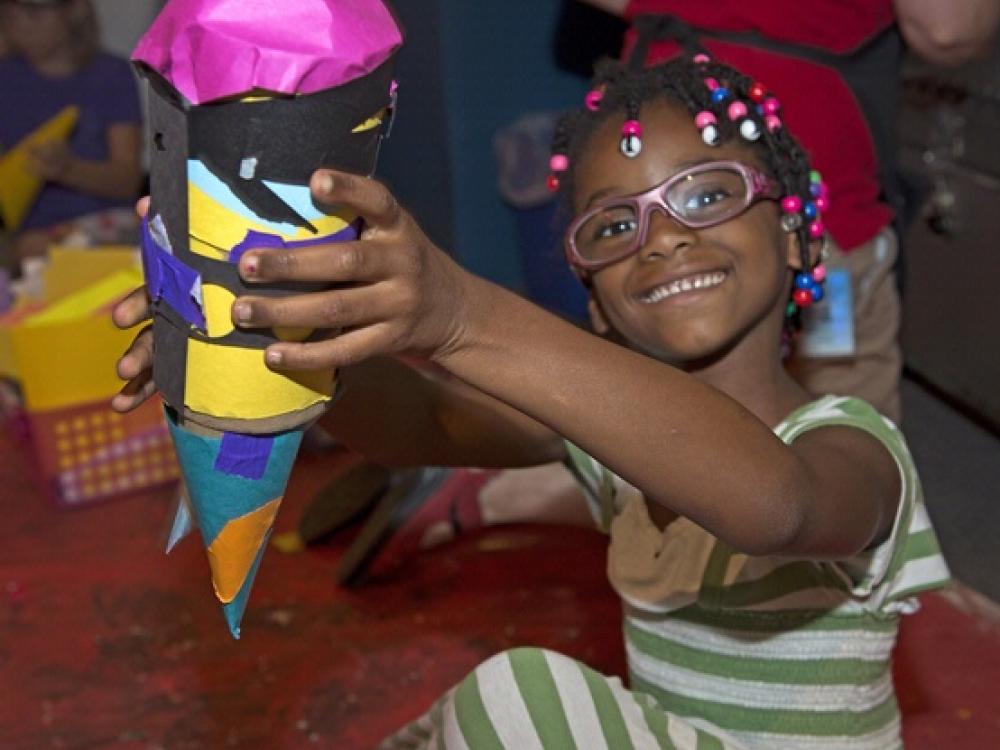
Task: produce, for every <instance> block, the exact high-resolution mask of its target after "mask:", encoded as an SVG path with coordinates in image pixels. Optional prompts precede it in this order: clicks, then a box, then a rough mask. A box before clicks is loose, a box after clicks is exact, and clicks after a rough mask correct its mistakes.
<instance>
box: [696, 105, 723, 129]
mask: <svg viewBox="0 0 1000 750" xmlns="http://www.w3.org/2000/svg"><path fill="white" fill-rule="evenodd" d="M716 122H717V120H716V119H715V114H713V113H712V112H709V111H708V110H707V109H703V110H702V111H701V112H699V113H698V114H696V115H695V116H694V124H695V127H697V128H698V130H701V129H703V128H707V127H708V126H709V125H715V124H716Z"/></svg>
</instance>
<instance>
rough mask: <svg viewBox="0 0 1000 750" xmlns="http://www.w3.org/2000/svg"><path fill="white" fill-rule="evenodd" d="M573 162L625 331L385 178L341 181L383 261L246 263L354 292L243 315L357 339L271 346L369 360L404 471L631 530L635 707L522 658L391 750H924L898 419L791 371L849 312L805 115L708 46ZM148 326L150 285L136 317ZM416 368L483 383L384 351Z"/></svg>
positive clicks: (260, 259) (565, 156) (352, 369)
mask: <svg viewBox="0 0 1000 750" xmlns="http://www.w3.org/2000/svg"><path fill="white" fill-rule="evenodd" d="M552 166H553V169H554V171H555V176H554V179H553V183H554V185H555V183H558V187H560V188H561V189H562V190H563V191H565V192H566V195H567V198H568V201H569V203H570V205H571V207H572V210H573V212H574V214H575V219H574V220H573V222H572V224H571V226H570V229H569V232H568V234H567V239H566V248H567V255H568V258H569V260H570V262H571V264H572V265H573V267H574V269H575V270H576V271H577V273H578V274H579V276H580V278H581V280H582V282H583V283H584V284H585V285H586V286H587V288H588V290H589V291H590V295H591V312H592V316H593V321H594V326H595V328H596V330H597V332H598V333H599V334H601V336H600V337H598V336H593V335H591V334H589V333H586V332H584V331H580V330H578V329H576V328H574V327H573V326H571V325H569V324H567V323H564V322H563V321H561V320H559V319H557V318H555V317H553V316H550V315H548V314H546V313H545V312H543V311H541V310H539V309H538V308H536V307H534V306H532V305H531V304H530V303H528V302H526V301H524V300H522V299H520V298H518V297H516V296H515V295H513V294H510V293H508V292H506V291H504V290H502V289H500V288H498V287H496V286H493V285H491V284H489V283H488V282H486V281H484V280H482V279H479V278H476V277H474V276H472V275H470V274H468V273H466V272H464V271H463V270H461V269H460V268H459V267H458V266H457V265H456V264H455V263H453V262H452V261H451V260H450V259H449V258H448V256H447V255H445V254H444V253H442V252H441V251H439V250H438V249H436V248H434V247H433V246H432V245H431V244H430V242H429V241H428V240H427V239H426V238H425V237H424V235H423V234H422V233H421V232H420V230H419V228H418V227H417V226H416V224H415V223H414V221H413V219H412V218H411V217H410V216H409V215H408V214H406V213H405V212H404V211H403V210H402V209H401V208H400V207H399V206H398V204H397V203H396V201H395V200H394V199H393V198H392V196H391V195H390V194H389V193H388V192H386V190H385V189H384V188H383V187H382V186H380V185H379V184H378V183H376V182H373V181H370V180H367V179H364V178H361V177H355V176H350V175H345V174H341V173H332V172H327V171H321V172H319V173H317V175H316V176H315V178H314V181H313V189H314V193H315V196H316V199H317V200H320V201H323V202H327V203H336V204H347V205H349V206H351V207H353V208H355V209H357V210H358V212H359V213H360V214H361V215H363V216H364V217H365V219H366V220H367V222H368V228H367V230H366V231H365V232H364V234H363V236H362V238H361V239H360V240H359V241H358V242H355V243H345V244H341V245H336V246H331V247H325V248H321V249H305V250H298V251H292V252H283V251H272V250H266V251H260V252H250V253H248V254H246V255H245V256H243V258H242V260H241V262H240V264H241V265H240V268H241V272H242V273H243V275H244V277H245V278H247V279H249V280H251V281H255V282H268V281H271V280H276V279H281V280H282V281H288V280H301V281H312V282H316V281H324V282H327V283H330V284H336V286H334V287H332V288H331V289H330V290H329V291H324V292H317V293H312V294H306V295H302V296H299V297H293V298H286V299H281V300H275V299H270V300H269V299H264V298H263V297H252V298H243V299H239V300H237V301H236V303H235V304H234V307H233V318H234V321H236V322H238V324H240V325H242V326H247V327H270V326H306V327H315V328H329V329H333V330H338V331H342V332H341V333H339V335H335V336H331V337H330V338H328V339H327V340H325V341H322V342H313V343H305V344H287V343H281V344H276V345H275V346H273V347H272V348H271V349H269V350H268V352H267V354H266V357H267V360H268V362H269V363H270V364H271V366H272V367H274V368H277V369H281V368H283V367H288V368H330V367H338V368H342V370H341V382H342V384H343V392H342V395H341V397H340V398H339V399H338V400H337V402H336V404H335V406H334V407H333V408H332V410H331V411H330V413H329V415H328V416H327V417H326V418H325V425H326V427H327V428H328V429H329V430H330V431H331V432H333V433H334V434H335V435H337V437H338V438H339V439H341V440H343V441H346V442H349V443H350V444H352V445H353V446H354V447H356V448H358V449H359V450H361V451H362V452H364V453H366V454H368V455H369V456H370V457H372V458H373V459H375V460H378V461H380V462H383V463H388V464H392V463H395V464H402V463H426V464H446V463H447V464H467V465H479V466H524V465H532V464H539V463H544V462H549V461H553V460H558V459H565V460H568V461H570V462H571V463H572V465H573V466H574V467H575V470H576V472H577V473H578V475H579V477H580V479H581V480H582V482H583V484H584V486H585V489H586V490H587V492H588V494H589V496H590V498H591V500H592V502H593V505H594V512H595V515H596V516H597V518H598V520H599V522H600V523H601V524H602V526H603V527H604V528H605V529H607V530H608V532H609V533H610V540H611V541H610V551H609V559H608V572H609V575H610V578H611V581H612V583H613V585H614V586H615V587H616V589H617V590H618V591H619V592H620V593H621V595H622V597H623V599H624V602H625V621H624V628H625V638H626V646H627V654H628V659H629V672H630V679H631V686H632V689H633V691H634V692H630V691H627V690H626V689H624V688H623V687H622V685H621V683H620V682H619V681H618V680H617V679H609V678H605V677H602V676H601V675H598V674H596V673H595V672H593V671H591V670H590V669H588V668H587V667H586V666H584V665H582V664H579V663H577V662H574V661H572V660H570V659H568V658H565V657H562V656H560V655H558V654H554V653H550V652H545V651H541V650H535V649H519V650H515V651H512V652H510V653H504V654H501V655H499V656H497V657H494V658H493V659H490V660H489V661H487V662H486V663H484V664H483V665H481V666H480V667H478V668H477V669H476V670H475V671H474V672H473V673H472V674H471V675H469V677H468V678H466V679H465V680H463V681H462V682H461V683H460V684H459V685H458V686H457V687H456V688H455V689H454V690H452V691H451V692H449V693H448V694H447V695H446V696H444V697H443V698H442V699H441V700H440V701H439V702H438V703H436V704H435V706H434V707H433V708H432V709H431V711H430V713H429V714H428V715H427V716H425V717H424V718H422V719H420V720H418V721H417V722H415V723H414V724H413V725H411V726H409V727H407V728H406V729H404V730H403V731H402V732H400V733H399V734H398V735H396V736H395V737H393V738H390V739H389V740H387V741H386V744H385V746H386V747H418V746H419V747H449V748H465V747H470V748H517V749H520V748H540V747H559V748H563V747H574V746H575V747H580V748H603V747H609V748H631V747H636V748H690V749H691V750H695V749H696V748H768V749H769V750H773V749H775V748H831V749H832V748H838V749H843V748H853V749H856V750H861V749H869V748H870V749H871V750H876V749H877V750H886V748H894V747H898V746H899V745H900V727H899V711H898V708H897V705H896V701H895V697H894V692H893V687H892V681H891V674H890V652H891V650H892V647H893V644H894V641H895V633H896V623H897V618H898V616H899V615H900V614H901V613H903V612H905V611H910V610H912V609H913V600H912V596H913V594H915V593H916V592H917V591H921V590H924V589H927V588H930V587H933V586H938V585H941V584H942V583H943V582H944V581H945V579H946V577H947V571H946V569H945V567H944V564H943V561H942V560H941V557H940V554H939V552H938V547H937V543H936V541H935V538H934V534H933V531H932V530H931V529H930V526H929V524H928V520H927V516H926V513H925V511H924V507H923V504H922V500H921V494H920V487H919V484H918V480H917V477H916V474H915V472H914V469H913V464H912V461H911V459H910V456H909V453H908V451H907V449H906V446H905V444H904V441H903V438H902V436H901V435H900V433H899V432H898V431H897V429H896V428H895V427H894V426H893V425H892V424H891V423H889V422H888V421H886V420H885V419H884V418H882V417H880V416H879V415H878V414H877V413H876V412H875V411H874V410H873V409H872V408H871V407H869V406H868V405H867V404H865V403H863V402H861V401H858V400H856V399H852V398H843V397H838V396H828V397H824V398H821V399H818V400H811V399H810V397H809V396H808V395H807V394H806V393H805V392H804V391H803V390H802V389H801V388H800V387H799V386H798V385H796V383H795V382H794V381H793V380H792V379H791V378H790V377H789V376H788V375H787V374H786V373H785V370H784V369H783V367H782V361H781V357H782V348H783V332H784V331H786V330H787V329H788V325H789V319H792V320H794V319H795V317H797V311H798V309H799V308H801V307H802V306H805V305H808V304H810V303H811V302H812V301H814V300H815V299H817V298H818V297H820V296H821V294H822V286H821V283H820V281H821V279H822V266H821V265H819V264H818V261H819V257H820V255H821V249H822V238H823V228H822V223H821V218H820V214H821V212H822V209H823V207H824V205H825V193H824V189H823V186H822V183H821V182H820V181H819V180H818V176H817V175H815V174H811V173H810V169H809V164H808V161H807V159H806V156H805V154H804V153H803V152H802V150H801V149H800V148H799V146H798V145H797V143H796V141H795V140H794V139H793V138H792V137H791V136H790V135H789V134H788V133H787V131H786V130H785V127H784V124H783V123H782V121H781V115H780V105H779V103H778V102H777V101H776V100H775V99H774V98H773V97H771V96H769V95H768V93H767V89H766V87H764V86H763V85H762V84H761V83H759V82H755V81H751V80H748V79H747V78H745V77H744V76H742V75H741V74H739V73H738V72H737V71H735V70H733V69H731V68H728V67H725V66H723V65H720V64H717V63H715V62H713V61H711V60H709V59H707V58H705V57H704V56H702V55H699V56H697V57H695V58H694V59H693V60H688V59H684V60H675V61H672V62H670V63H667V64H665V65H662V66H659V67H655V68H649V69H646V70H642V71H630V70H625V69H622V68H619V67H617V66H613V65H612V66H610V67H608V68H606V69H604V70H603V71H602V72H601V75H600V77H599V80H598V82H597V85H596V86H595V89H594V91H592V92H591V94H590V95H588V97H587V107H586V109H585V110H583V111H582V112H581V113H579V114H577V115H574V116H572V117H570V118H569V119H568V120H567V121H566V122H565V123H564V126H563V127H562V128H561V130H560V134H559V138H558V143H557V153H556V155H555V156H554V158H553V160H552ZM790 299H791V300H792V301H791V303H790V302H789V300H790ZM145 314H146V307H145V301H144V297H143V296H142V295H141V294H136V295H134V296H133V297H131V298H130V299H129V300H127V301H126V302H124V303H123V304H122V305H121V306H120V307H119V308H118V309H117V310H116V313H115V317H116V321H117V322H118V323H119V324H120V325H130V324H134V323H136V322H138V321H139V320H141V319H142V318H143V317H144V316H145ZM402 352H406V353H410V354H418V355H421V356H423V357H426V358H428V359H430V360H432V361H434V362H436V363H438V364H439V365H441V366H442V367H444V368H445V369H446V370H448V371H450V372H451V373H452V374H453V375H455V376H456V378H457V380H456V381H452V382H442V381H440V380H438V379H435V380H430V379H427V378H425V377H423V376H421V375H420V374H418V373H417V372H416V371H414V370H411V369H409V368H407V367H405V366H404V365H402V364H400V363H399V362H398V361H397V360H394V359H390V358H387V357H384V356H380V355H386V354H394V353H402ZM150 361H151V337H150V336H149V334H148V333H147V334H143V335H142V336H140V337H139V338H138V339H137V341H136V343H135V345H134V346H133V348H132V349H131V350H130V352H129V353H127V354H126V356H125V357H124V358H123V359H122V361H121V362H120V363H119V372H120V374H121V375H122V376H123V377H126V378H132V380H131V381H130V383H129V384H128V385H127V386H126V388H125V389H124V391H123V393H122V394H121V395H120V396H118V397H116V400H115V407H116V408H118V409H128V408H130V407H131V406H133V405H134V404H136V403H138V401H140V400H141V399H142V398H143V397H145V396H146V395H147V394H149V393H151V392H152V390H153V385H152V383H151V382H150V380H149V372H148V366H149V363H150ZM459 382H461V384H459Z"/></svg>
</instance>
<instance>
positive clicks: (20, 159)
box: [0, 106, 80, 232]
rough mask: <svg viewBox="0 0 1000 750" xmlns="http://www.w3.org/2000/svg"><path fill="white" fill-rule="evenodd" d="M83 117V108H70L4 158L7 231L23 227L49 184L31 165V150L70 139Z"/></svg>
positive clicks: (0, 177)
mask: <svg viewBox="0 0 1000 750" xmlns="http://www.w3.org/2000/svg"><path fill="white" fill-rule="evenodd" d="M79 118H80V110H78V109H77V108H76V107H72V106H71V107H66V108H65V109H63V110H62V111H61V112H59V113H58V114H57V115H56V116H55V117H53V118H52V119H50V120H48V121H47V122H44V123H42V125H40V126H39V127H38V128H37V129H36V130H34V131H33V132H32V133H30V134H28V135H27V136H25V137H24V139H22V140H21V141H20V142H19V143H17V144H16V145H15V146H14V147H13V148H11V149H10V151H8V152H7V153H5V154H4V155H3V156H2V157H0V219H2V221H3V226H4V227H5V228H6V229H7V231H10V232H16V231H17V230H18V229H19V228H20V227H21V223H22V222H23V221H24V220H25V219H26V218H27V217H28V213H29V212H30V211H31V207H32V205H34V203H35V199H36V198H38V194H39V193H41V192H42V188H43V187H44V186H45V180H44V179H42V178H41V177H39V176H38V175H36V174H35V173H34V172H33V171H32V170H31V168H30V166H29V165H30V160H31V150H32V149H33V148H37V147H38V146H41V145H43V144H45V143H51V142H53V141H66V140H68V139H69V137H70V135H71V134H72V132H73V128H75V127H76V122H77V120H78V119H79Z"/></svg>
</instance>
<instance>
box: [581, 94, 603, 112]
mask: <svg viewBox="0 0 1000 750" xmlns="http://www.w3.org/2000/svg"><path fill="white" fill-rule="evenodd" d="M603 98H604V92H603V91H601V90H600V89H593V90H591V91H588V92H587V96H586V97H584V100H583V102H584V104H585V105H586V107H587V109H589V110H590V111H591V112H596V111H597V110H598V109H600V107H601V100H602V99H603Z"/></svg>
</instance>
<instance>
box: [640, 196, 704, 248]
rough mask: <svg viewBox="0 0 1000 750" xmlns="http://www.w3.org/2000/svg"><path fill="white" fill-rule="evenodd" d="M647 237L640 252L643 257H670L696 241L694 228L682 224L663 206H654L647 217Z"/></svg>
mask: <svg viewBox="0 0 1000 750" xmlns="http://www.w3.org/2000/svg"><path fill="white" fill-rule="evenodd" d="M646 221H647V222H648V226H647V228H646V238H645V242H643V244H642V247H641V248H640V250H639V254H640V256H641V257H642V259H644V260H645V259H651V258H654V257H661V258H669V257H672V256H673V255H674V253H676V252H677V251H678V250H680V249H681V248H683V247H687V246H689V245H693V244H694V243H695V240H696V237H695V233H694V230H693V229H691V228H689V227H687V226H685V225H684V224H681V223H680V222H679V221H677V219H675V218H674V217H672V216H671V215H670V214H668V213H667V211H666V210H665V209H663V208H652V209H650V211H649V214H648V216H647V218H646Z"/></svg>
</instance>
